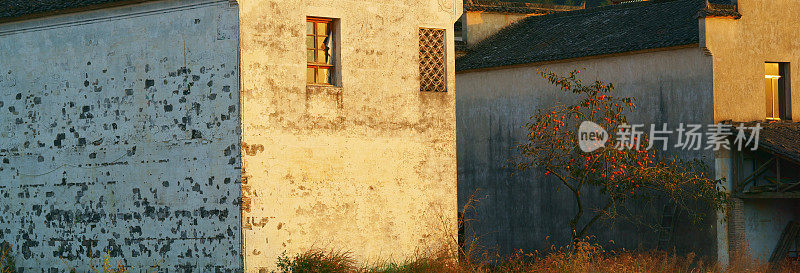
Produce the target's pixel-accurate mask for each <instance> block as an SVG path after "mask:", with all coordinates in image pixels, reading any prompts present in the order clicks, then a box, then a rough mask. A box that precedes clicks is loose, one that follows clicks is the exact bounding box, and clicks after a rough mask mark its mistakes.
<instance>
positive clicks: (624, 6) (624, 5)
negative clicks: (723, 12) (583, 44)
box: [519, 0, 705, 22]
mask: <svg viewBox="0 0 800 273" xmlns="http://www.w3.org/2000/svg"><path fill="white" fill-rule="evenodd" d="M679 1H682V2H697V4H701V3H704V2H705V0H650V1H640V2H628V3H620V4H616V5H607V6H601V7H593V8H586V9H579V10H569V11H562V12H555V13H548V14H544V15H539V16H529V17H526V18H525V19H523V20H520V21H519V22H521V21H526V20H542V19H546V18H558V17H570V16H577V15H583V14H591V13H596V12H602V11H607V10H616V9H618V10H624V9H632V8H639V7H642V6H649V5H658V4H664V3H670V2H679ZM698 10H699V6H698ZM532 18H535V19H532Z"/></svg>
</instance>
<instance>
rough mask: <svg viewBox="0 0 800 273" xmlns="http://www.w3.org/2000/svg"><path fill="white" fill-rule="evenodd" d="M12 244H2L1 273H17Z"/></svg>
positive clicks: (0, 248) (0, 256)
mask: <svg viewBox="0 0 800 273" xmlns="http://www.w3.org/2000/svg"><path fill="white" fill-rule="evenodd" d="M11 246H12V245H11V244H9V243H6V242H2V243H0V273H16V272H17V266H16V265H15V264H14V256H13V255H11Z"/></svg>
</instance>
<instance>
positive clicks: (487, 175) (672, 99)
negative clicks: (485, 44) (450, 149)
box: [456, 46, 716, 255]
mask: <svg viewBox="0 0 800 273" xmlns="http://www.w3.org/2000/svg"><path fill="white" fill-rule="evenodd" d="M538 68H546V69H549V70H551V71H554V72H556V73H561V74H564V73H567V72H569V71H572V70H581V73H580V74H579V77H580V78H581V79H582V80H583V82H584V83H587V82H594V81H595V80H601V81H604V82H608V83H613V84H614V87H615V94H616V95H617V96H633V97H635V98H636V105H637V106H638V109H637V111H636V114H631V115H629V120H630V121H631V123H632V124H647V125H646V128H647V129H646V131H649V124H663V123H668V124H669V126H670V128H671V129H672V130H674V129H675V128H676V127H677V126H678V123H681V122H682V123H687V124H709V123H711V122H712V121H713V111H712V78H711V57H709V56H706V55H705V54H704V53H703V52H702V50H701V49H700V48H697V47H693V46H692V47H687V48H678V49H670V50H663V51H655V52H645V53H631V54H620V55H616V56H607V57H602V58H585V59H575V60H565V61H563V62H555V63H547V64H541V65H531V66H520V67H509V68H503V69H494V70H482V71H465V72H461V73H459V74H457V85H456V89H458V92H459V96H458V98H457V103H456V104H457V115H456V116H457V126H458V192H459V205H460V206H463V205H464V204H466V203H467V202H468V199H467V198H468V197H469V196H470V195H471V194H472V193H474V192H476V191H477V193H478V196H479V197H481V198H482V199H480V202H479V203H477V204H476V209H475V210H474V212H472V211H467V213H466V214H465V218H468V219H471V220H473V221H471V222H469V223H468V225H467V229H466V232H467V234H466V236H467V241H470V240H471V239H472V238H475V239H477V240H478V242H479V243H478V245H480V246H484V247H488V248H490V249H497V250H498V251H499V252H500V253H501V254H511V253H513V252H514V251H517V250H519V249H522V250H524V251H526V252H532V251H545V252H546V251H548V250H549V249H550V247H551V246H553V245H555V246H563V245H566V244H568V243H569V241H570V239H571V238H570V233H569V230H570V229H569V220H570V219H571V217H572V216H573V215H575V212H576V211H577V207H576V206H575V201H574V199H573V197H572V195H571V194H570V193H569V192H568V191H566V190H564V189H563V188H562V189H560V190H559V189H558V182H556V181H543V180H542V179H552V177H548V178H543V177H541V175H542V173H543V171H531V172H516V171H515V170H514V169H513V166H512V165H511V164H509V162H510V160H513V159H514V157H515V156H516V155H518V154H517V153H516V151H514V150H512V148H513V147H514V145H516V144H519V143H524V142H525V141H527V134H528V133H527V131H526V129H525V128H522V126H523V125H525V124H526V123H527V122H528V121H530V117H531V116H532V115H535V114H536V111H537V110H538V109H543V108H545V107H551V106H553V105H555V104H556V103H558V102H562V103H567V104H568V103H572V102H574V101H571V100H573V99H572V98H573V97H571V96H565V95H564V93H563V92H562V91H560V90H558V88H557V87H556V86H555V85H552V84H550V83H549V82H547V80H545V79H542V78H541V77H540V76H539V75H538V74H537V70H536V69H538ZM612 134H613V133H612ZM675 139H676V138H675V137H673V138H671V141H672V142H673V145H674V141H675ZM672 152H674V153H675V154H674V155H677V156H681V157H684V158H701V157H704V158H705V160H706V163H707V164H709V166H710V167H712V168H713V165H712V164H714V162H713V161H712V159H713V153H711V152H710V151H702V152H694V151H692V152H686V151H681V152H678V151H672ZM551 182H552V183H551ZM584 199H585V200H588V199H593V200H594V201H593V203H591V206H588V207H587V208H586V209H587V211H593V210H594V208H597V207H599V206H601V205H602V204H603V203H602V200H601V199H600V197H599V195H598V194H597V193H595V192H588V191H587V192H585V193H584ZM660 205H661V203H656V204H655V205H652V204H629V205H628V206H627V207H626V208H627V209H628V210H630V211H633V212H636V213H639V215H643V218H642V219H638V220H641V221H642V222H644V223H645V224H655V223H658V222H660V220H661V215H662V213H663V210H662V207H661V206H660ZM567 215H568V217H567ZM686 220H687V219H685V217H684V218H681V221H680V222H678V223H677V225H676V227H677V228H676V230H675V232H674V233H673V237H672V238H673V244H674V246H675V247H676V248H677V250H678V251H682V252H688V251H693V252H695V253H698V254H699V255H712V254H714V253H715V251H716V250H715V244H714V242H715V236H714V235H715V229H713V224H714V221H713V220H714V219H708V220H707V221H706V222H702V223H699V224H698V223H690V222H688V221H686ZM589 234H591V235H596V237H595V239H596V240H597V242H598V243H601V244H603V245H605V246H606V247H608V248H609V249H619V248H625V249H635V248H639V247H643V248H648V249H652V248H655V247H656V245H657V234H656V233H655V232H654V230H652V229H650V228H648V227H644V226H641V225H636V224H632V223H631V221H625V220H624V219H620V220H619V221H617V222H615V223H611V224H609V223H604V224H597V225H595V226H593V227H592V229H590V231H589ZM611 241H613V243H611Z"/></svg>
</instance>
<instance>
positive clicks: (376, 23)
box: [240, 0, 462, 271]
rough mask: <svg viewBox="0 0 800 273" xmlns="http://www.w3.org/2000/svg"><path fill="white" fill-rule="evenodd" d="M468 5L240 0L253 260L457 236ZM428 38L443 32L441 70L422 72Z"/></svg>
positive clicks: (418, 250) (433, 243)
mask: <svg viewBox="0 0 800 273" xmlns="http://www.w3.org/2000/svg"><path fill="white" fill-rule="evenodd" d="M461 5H462V3H461V1H444V0H441V1H438V0H437V1H414V0H404V1H390V2H386V1H377V0H375V1H373V0H369V1H363V0H362V1H324V0H320V1H240V11H241V22H242V25H241V28H242V29H241V33H242V42H241V50H242V51H241V54H242V67H243V69H242V121H243V122H242V149H243V150H242V154H243V155H242V156H243V168H242V175H243V177H244V178H245V179H244V180H243V183H242V189H243V190H242V195H243V200H244V205H243V207H244V208H243V211H244V216H243V217H244V218H243V220H244V224H243V228H244V252H245V264H246V268H247V269H248V270H247V271H255V270H257V269H259V270H260V269H266V270H267V271H269V270H268V269H269V268H270V267H272V266H274V264H275V260H276V258H277V257H278V256H280V255H281V253H282V252H283V251H287V253H289V254H292V253H298V252H302V251H305V250H309V249H311V248H322V249H333V250H340V251H351V252H352V254H353V255H354V256H355V257H356V258H357V259H358V260H367V261H369V260H375V259H382V260H385V259H395V260H404V259H405V258H409V257H413V256H414V255H415V254H423V253H426V252H431V251H438V250H440V249H441V248H442V246H443V245H445V244H448V243H450V244H451V245H452V244H454V243H455V237H456V235H455V233H456V215H457V210H456V161H455V160H456V158H455V152H456V150H455V149H456V148H455V95H456V92H455V90H454V89H455V70H454V69H453V67H454V60H455V58H453V57H452V56H453V39H452V33H453V23H454V22H455V20H456V19H457V18H458V17H459V16H460V15H461V10H460V7H461ZM315 22H316V23H315ZM312 25H313V27H312ZM326 25H327V27H326ZM320 28H323V29H320ZM320 30H325V31H320ZM328 30H329V31H328ZM436 33H438V34H436ZM420 35H424V37H422V36H420ZM431 35H433V37H439V38H436V39H434V40H431ZM437 35H439V36H437ZM441 35H445V37H442V36H441ZM325 36H327V37H325ZM309 37H315V38H313V39H316V40H317V42H314V40H313V39H312V38H309ZM442 38H443V39H442ZM320 41H322V42H320ZM436 41H438V42H436ZM421 43H424V47H423V48H429V46H430V45H431V43H438V44H439V46H435V47H436V48H440V49H439V50H438V51H439V52H440V55H441V54H443V55H442V56H443V57H444V59H442V60H445V62H444V63H441V65H443V67H442V68H443V70H442V71H440V73H443V74H439V75H441V76H442V77H441V78H440V79H439V80H440V81H435V80H434V81H430V80H431V79H425V78H423V76H424V75H421V73H420V69H421V68H420V64H421V61H422V62H424V61H426V60H432V59H431V58H433V57H432V56H428V55H426V56H420V51H421ZM321 44H324V48H328V49H329V51H328V52H327V54H326V53H325V50H324V49H323V50H322V51H320V50H315V49H314V48H318V47H319V46H320V45H321ZM309 48H310V50H309ZM441 50H444V51H441ZM320 52H322V53H320ZM320 54H326V55H325V56H323V57H322V58H320V56H319V55H320ZM315 55H316V57H315ZM309 56H312V57H309ZM320 70H323V71H324V70H328V71H331V72H330V73H329V75H330V76H328V77H322V78H320V77H318V76H319V75H321V74H323V73H324V72H320ZM426 71H427V70H426ZM437 71H438V70H437ZM311 73H316V74H315V77H311ZM421 82H427V83H434V82H437V83H438V84H432V85H426V88H428V89H427V90H431V91H427V90H426V91H421V88H422V86H421Z"/></svg>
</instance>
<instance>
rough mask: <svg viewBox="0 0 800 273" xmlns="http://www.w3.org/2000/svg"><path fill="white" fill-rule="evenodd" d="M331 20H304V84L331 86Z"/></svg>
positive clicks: (332, 71)
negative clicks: (305, 62) (305, 63)
mask: <svg viewBox="0 0 800 273" xmlns="http://www.w3.org/2000/svg"><path fill="white" fill-rule="evenodd" d="M334 35H335V33H333V19H328V18H318V17H307V18H306V61H307V64H308V65H307V66H306V83H308V84H321V85H333V84H334V77H333V75H334V69H335V65H334V63H333V50H334V49H333V47H334V45H333V38H334Z"/></svg>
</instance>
